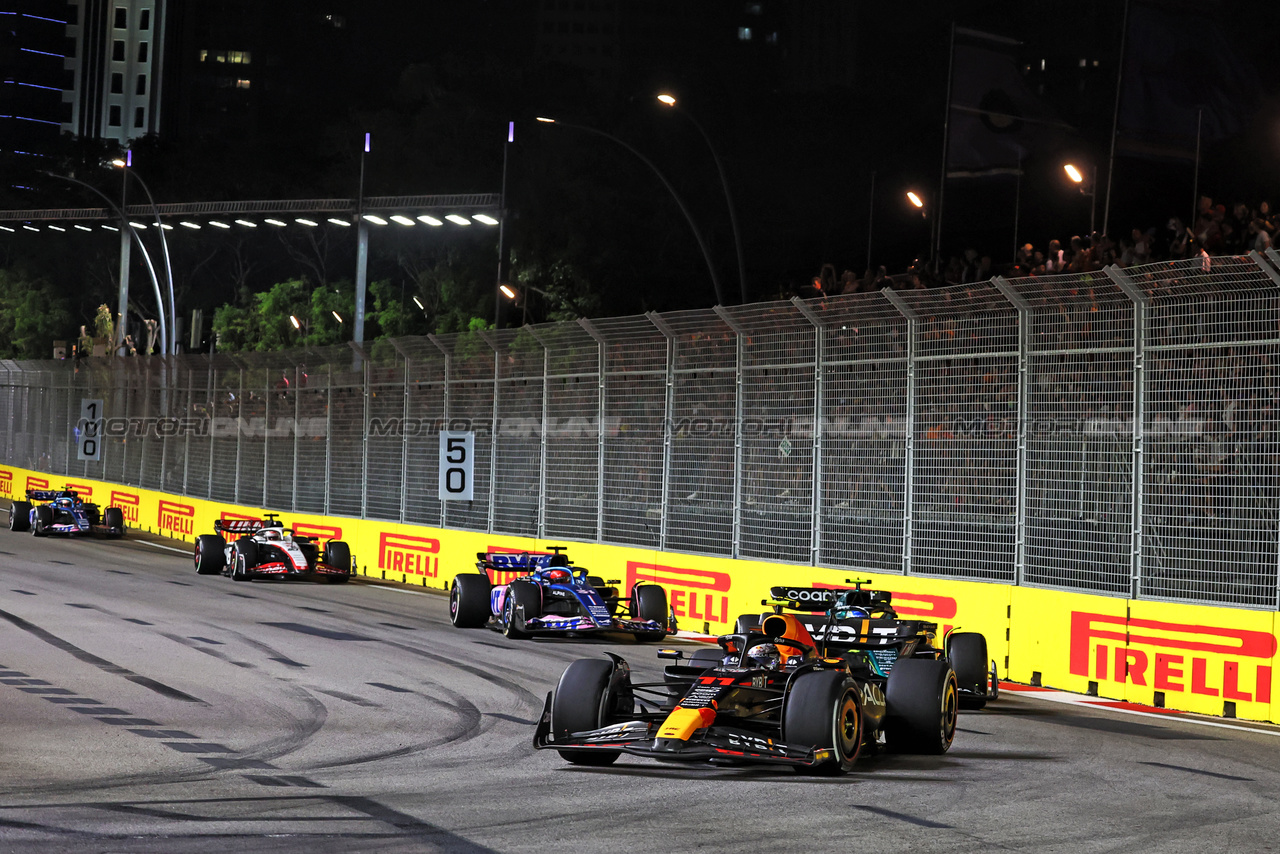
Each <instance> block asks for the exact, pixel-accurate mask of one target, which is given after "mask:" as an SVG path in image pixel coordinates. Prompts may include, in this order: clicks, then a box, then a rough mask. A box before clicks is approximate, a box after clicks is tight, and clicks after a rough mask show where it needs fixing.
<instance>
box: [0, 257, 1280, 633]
mask: <svg viewBox="0 0 1280 854" xmlns="http://www.w3.org/2000/svg"><path fill="white" fill-rule="evenodd" d="M1277 262H1280V255H1277V254H1276V253H1275V252H1269V253H1267V257H1263V256H1261V255H1258V254H1256V253H1255V254H1251V255H1249V256H1242V257H1235V258H1213V259H1197V260H1192V261H1186V262H1173V263H1161V264H1153V265H1148V266H1144V267H1134V268H1128V269H1124V270H1121V269H1118V268H1109V269H1107V270H1104V271H1099V272H1096V273H1089V274H1078V275H1053V276H1042V277H1036V278H1026V279H1011V280H1005V279H1002V278H999V277H997V278H994V279H992V280H990V281H987V282H980V283H973V284H968V285H960V286H953V287H947V288H941V289H931V290H885V291H882V292H879V293H862V294H852V295H847V296H840V297H834V298H827V299H824V300H806V301H801V300H798V299H797V300H792V301H789V302H777V303H765V304H756V305H746V306H735V307H730V308H715V309H710V310H698V311H685V312H670V313H661V314H657V313H650V314H648V315H643V316H635V317H621V318H602V319H595V320H580V321H578V322H576V323H548V324H537V325H531V326H526V327H523V328H521V329H503V330H496V331H481V332H473V333H463V334H455V335H440V336H427V337H425V338H403V339H388V340H379V341H376V342H372V343H368V344H366V345H365V346H364V347H363V348H357V347H354V346H334V347H325V348H308V349H301V350H292V351H288V352H280V353H268V354H258V353H245V354H232V353H219V354H216V355H212V356H209V355H190V356H176V357H171V358H168V359H165V358H160V357H148V358H133V359H123V358H120V359H89V360H83V361H80V362H55V361H47V362H46V361H31V362H3V363H0V424H3V425H6V428H5V431H4V434H3V435H0V455H2V456H0V458H2V459H3V460H4V461H5V462H7V463H9V464H12V465H15V466H22V467H26V468H32V469H37V470H41V471H45V472H49V473H50V474H52V475H54V476H55V477H58V476H65V477H67V478H68V479H69V480H74V479H76V478H79V477H85V478H97V479H102V480H107V481H112V482H118V483H122V484H130V485H136V486H140V487H144V488H151V489H159V490H164V491H168V492H173V493H178V494H184V495H191V496H195V497H200V498H206V499H210V500H215V501H226V502H234V503H239V504H246V505H250V506H266V507H271V508H272V509H276V510H284V511H294V512H309V513H324V514H333V515H339V516H354V517H365V518H373V519H385V520H390V521H397V522H409V523H418V524H426V525H433V526H442V527H452V528H460V529H468V530H478V531H490V532H494V533H502V534H515V535H522V536H530V537H538V538H542V539H566V540H586V541H599V542H609V543H618V544H623V545H631V546H639V547H643V548H654V549H664V550H670V551H685V552H694V553H700V554H710V555H722V556H728V557H742V558H754V559H763V560H772V561H779V562H785V563H794V564H801V565H822V566H830V567H839V568H847V569H848V570H850V571H851V572H856V571H872V570H874V571H878V572H889V573H906V574H913V575H924V576H934V577H939V578H954V579H968V580H980V581H995V582H1003V583H1013V584H1024V585H1034V586H1043V587H1051V588H1057V589H1064V590H1073V591H1083V592H1091V593H1101V594H1107V595H1115V596H1130V597H1139V598H1152V599H1161V600H1170V601H1185V602H1197V603H1213V604H1224V605H1235V606H1242V607H1253V608H1266V609H1274V608H1276V607H1277V604H1278V603H1277V595H1278V592H1277V582H1278V578H1277V567H1278V566H1280V462H1278V456H1277V453H1276V452H1277V450H1280V418H1278V414H1280V413H1278V410H1280V400H1278V398H1280V381H1278V378H1277V365H1278V364H1280V272H1277V267H1278V266H1280V264H1278V263H1277ZM86 398H90V399H100V400H102V401H103V407H104V415H105V419H104V421H103V422H102V437H103V441H102V451H101V458H100V459H99V460H96V461H94V460H81V459H79V458H78V454H77V442H76V436H77V431H78V429H79V428H80V426H81V425H80V421H79V417H80V407H81V401H82V400H83V399H86ZM442 430H462V431H472V432H474V434H475V447H474V469H473V477H474V480H473V483H474V492H473V500H471V501H466V502H460V501H441V500H440V497H439V494H438V490H437V478H438V465H439V440H438V436H439V433H440V432H441V431H442Z"/></svg>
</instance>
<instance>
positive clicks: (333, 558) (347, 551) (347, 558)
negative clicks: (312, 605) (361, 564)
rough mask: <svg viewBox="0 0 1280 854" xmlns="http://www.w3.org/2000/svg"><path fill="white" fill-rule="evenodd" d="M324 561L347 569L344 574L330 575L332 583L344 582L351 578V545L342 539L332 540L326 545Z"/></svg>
mask: <svg viewBox="0 0 1280 854" xmlns="http://www.w3.org/2000/svg"><path fill="white" fill-rule="evenodd" d="M324 562H325V563H327V564H329V566H332V567H340V568H342V569H344V570H346V574H344V575H330V576H329V583H330V584H344V583H345V582H346V581H347V580H348V579H350V578H351V547H350V546H348V545H347V544H346V543H344V542H343V541H342V540H330V541H329V544H328V545H326V546H325V547H324Z"/></svg>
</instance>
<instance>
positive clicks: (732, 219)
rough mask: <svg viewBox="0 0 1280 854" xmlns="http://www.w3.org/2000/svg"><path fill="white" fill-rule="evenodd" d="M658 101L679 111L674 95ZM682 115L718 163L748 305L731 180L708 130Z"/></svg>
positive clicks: (740, 283) (687, 116) (663, 96)
mask: <svg viewBox="0 0 1280 854" xmlns="http://www.w3.org/2000/svg"><path fill="white" fill-rule="evenodd" d="M658 100H659V101H660V102H661V103H663V104H666V105H667V106H668V107H671V108H672V109H673V110H674V109H677V107H676V99H675V97H674V96H672V95H668V94H662V95H659V96H658ZM679 112H680V113H682V114H683V115H684V117H685V118H687V119H688V120H689V121H691V122H693V126H694V127H696V128H697V129H698V133H700V134H702V138H703V140H705V141H706V143H707V149H708V150H709V151H710V152H711V159H712V160H714V161H715V163H716V171H717V172H719V173H720V186H721V187H722V188H723V189H724V201H725V204H726V205H728V206H729V225H730V227H732V228H733V248H734V250H735V252H736V253H737V256H738V286H739V288H740V289H741V291H742V304H743V305H746V303H747V268H746V264H745V262H744V261H743V258H742V235H741V234H740V233H739V231H738V214H737V212H736V211H735V210H734V207H733V197H732V196H730V195H729V179H728V178H726V177H725V174H724V163H722V162H721V160H720V155H719V154H717V153H716V147H715V146H714V145H712V144H711V137H710V136H708V135H707V131H706V129H705V128H704V127H703V126H702V123H701V122H699V121H698V120H697V119H695V118H694V117H693V113H691V112H689V111H688V110H684V109H681V110H679Z"/></svg>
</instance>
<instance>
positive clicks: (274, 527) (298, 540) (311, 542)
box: [195, 513, 351, 584]
mask: <svg viewBox="0 0 1280 854" xmlns="http://www.w3.org/2000/svg"><path fill="white" fill-rule="evenodd" d="M213 530H214V533H212V534H201V535H200V536H198V537H196V548H195V563H196V572H197V573H199V574H200V575H214V574H216V573H222V574H223V575H229V576H231V578H233V579H234V580H236V581H251V580H253V579H255V578H278V579H303V580H319V579H324V580H326V581H329V582H331V583H334V584H341V583H343V582H345V581H348V580H349V579H350V578H351V549H350V548H349V547H348V546H347V544H346V543H345V542H343V541H342V540H329V541H327V542H325V543H323V544H322V543H320V542H319V541H317V540H315V539H313V538H311V537H304V536H301V535H298V534H295V533H294V532H293V529H292V528H286V527H284V523H283V522H281V521H280V520H279V519H278V517H277V516H276V514H274V513H266V514H264V518H262V519H227V520H221V519H219V520H218V521H216V522H214V523H213ZM225 535H230V536H232V537H234V539H232V540H231V542H227V537H226V536H225Z"/></svg>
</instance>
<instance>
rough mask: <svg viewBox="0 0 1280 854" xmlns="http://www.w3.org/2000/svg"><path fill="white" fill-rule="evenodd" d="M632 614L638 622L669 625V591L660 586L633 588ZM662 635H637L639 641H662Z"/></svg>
mask: <svg viewBox="0 0 1280 854" xmlns="http://www.w3.org/2000/svg"><path fill="white" fill-rule="evenodd" d="M631 613H632V615H633V616H634V617H635V618H636V619H637V620H654V621H656V622H657V623H658V625H660V626H666V625H667V616H668V615H667V591H666V590H664V589H663V588H662V587H661V585H658V584H637V585H635V586H634V587H632V588H631ZM666 636H667V633H666V632H662V633H661V634H657V633H653V634H637V635H636V640H638V641H660V640H662V639H663V638H665V637H666Z"/></svg>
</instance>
